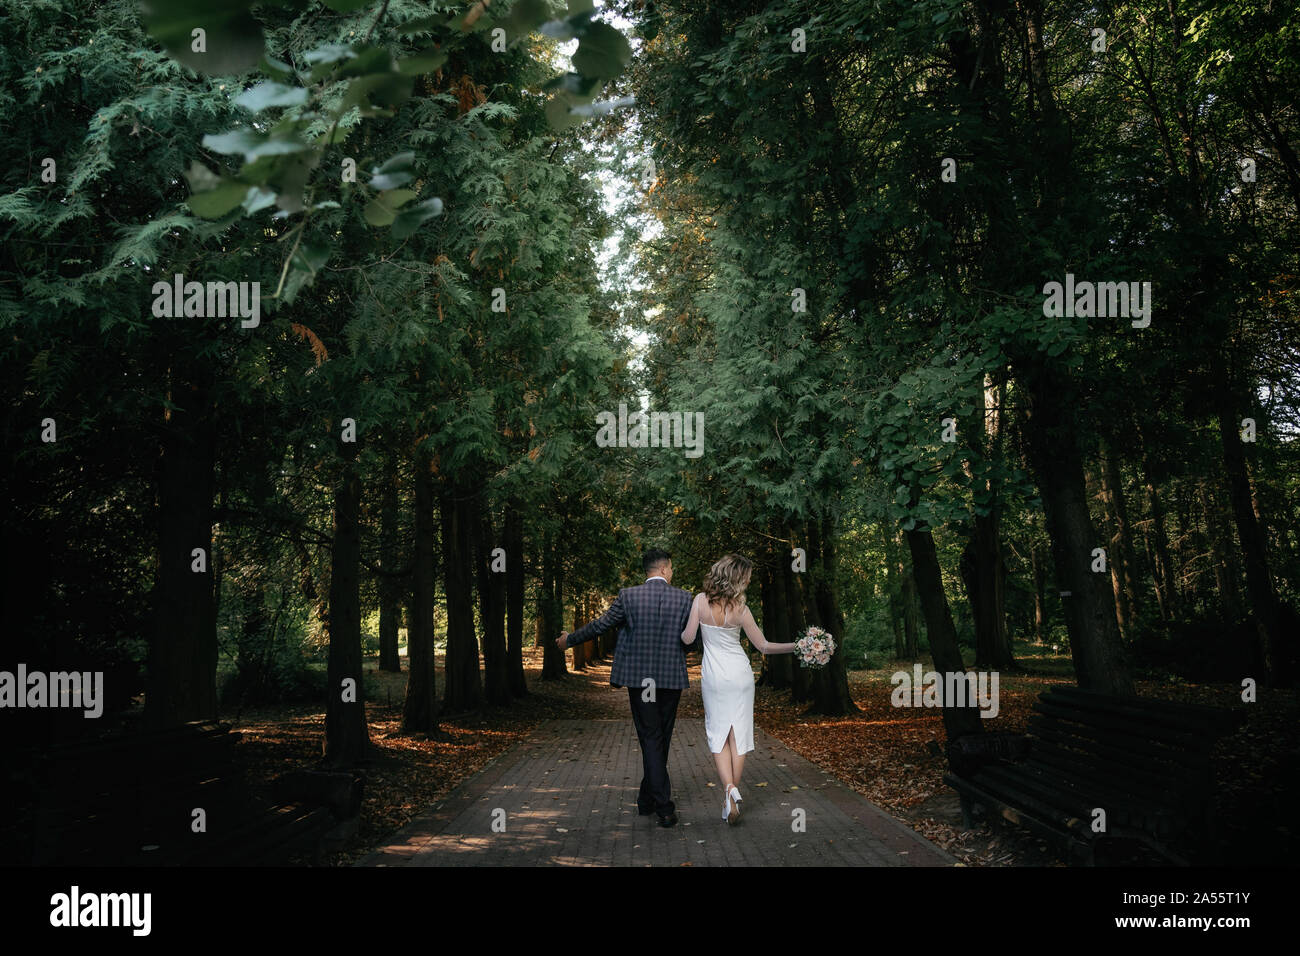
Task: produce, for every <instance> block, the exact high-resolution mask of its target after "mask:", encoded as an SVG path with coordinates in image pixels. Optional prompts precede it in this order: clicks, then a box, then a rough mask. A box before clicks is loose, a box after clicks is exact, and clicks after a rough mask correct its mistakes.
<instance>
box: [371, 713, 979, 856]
mask: <svg viewBox="0 0 1300 956" xmlns="http://www.w3.org/2000/svg"><path fill="white" fill-rule="evenodd" d="M754 736H755V739H754V744H755V747H756V749H755V751H754V752H753V753H752V754H750V755H749V758H748V759H747V760H746V762H745V775H744V780H743V781H742V784H741V788H740V791H741V794H742V795H743V796H744V802H743V803H742V807H743V811H744V813H743V817H742V819H741V822H740V824H739V825H737V826H734V827H728V826H727V825H726V824H725V823H723V822H722V820H721V816H722V794H721V791H720V788H719V787H718V786H717V785H716V784H714V785H710V784H711V783H712V780H711V778H712V776H713V760H712V758H711V756H710V754H709V751H708V747H707V745H706V743H705V737H704V722H703V721H702V720H700V719H698V718H682V717H679V718H678V721H677V726H676V729H675V731H674V733H673V743H672V749H671V751H670V753H669V757H668V772H669V775H670V776H671V778H672V784H673V799H674V800H675V801H676V803H677V814H678V817H679V818H680V821H681V822H680V823H678V825H677V826H675V827H672V828H669V829H664V828H662V827H660V826H659V825H658V822H657V821H656V819H655V818H654V817H653V816H649V817H642V816H640V815H638V814H637V810H636V794H637V787H638V785H639V784H640V781H641V751H640V748H639V746H638V745H637V739H636V732H635V730H634V729H633V727H632V720H631V718H630V717H627V718H623V719H622V720H548V721H546V722H544V723H542V724H540V725H539V726H538V727H537V729H536V730H534V731H533V733H532V734H531V735H530V736H529V737H528V738H527V739H525V740H524V741H522V742H521V743H519V744H518V745H516V746H515V747H514V748H512V749H511V750H509V751H507V752H506V753H504V754H502V755H501V756H500V757H498V758H496V760H494V761H493V762H492V763H490V764H488V766H487V767H485V768H484V769H483V770H481V771H480V772H479V773H478V774H476V775H475V776H473V777H471V778H470V779H469V780H467V781H466V782H465V783H464V784H462V785H461V786H460V787H458V788H457V789H456V790H454V791H452V792H451V793H450V794H448V795H447V797H446V799H444V800H443V801H442V802H441V803H439V804H438V805H436V806H434V807H432V808H431V809H429V810H427V811H425V812H424V813H422V814H420V815H419V816H417V817H416V818H415V819H413V820H412V821H411V822H410V823H409V824H407V825H406V826H405V827H403V828H402V829H401V830H399V831H397V833H395V834H393V835H392V836H391V837H390V838H389V839H388V843H387V845H386V846H381V847H380V848H378V849H377V850H375V851H374V852H372V853H370V854H369V855H368V856H366V857H364V858H363V859H361V860H360V861H358V863H357V865H358V866H549V865H571V866H951V865H952V864H953V863H955V862H956V860H955V859H954V858H953V857H952V856H950V855H949V854H948V853H946V852H944V851H943V850H941V849H940V848H939V847H937V846H935V845H934V844H933V843H931V842H929V841H928V840H926V839H925V838H924V837H922V836H921V835H919V834H918V833H916V832H915V831H913V830H911V829H909V828H908V827H906V826H905V825H904V824H902V823H900V822H899V821H898V820H896V819H895V818H893V817H891V816H890V815H889V814H887V813H885V812H884V811H883V810H881V809H880V808H879V807H877V806H876V805H875V804H873V803H871V802H870V801H868V800H866V799H865V798H864V797H862V796H861V795H860V794H858V793H856V792H854V791H853V790H851V789H850V788H849V787H848V786H846V785H845V784H843V783H841V782H840V781H838V780H836V779H835V778H834V777H832V776H830V775H829V774H827V773H826V771H824V770H822V769H820V768H819V767H817V766H816V765H814V764H812V763H810V762H809V761H807V760H805V759H804V758H802V757H800V756H799V755H798V754H796V753H794V752H793V751H791V750H790V749H789V748H787V747H786V746H785V745H784V744H782V743H781V742H780V741H778V740H775V739H773V738H772V737H770V736H768V735H767V734H765V733H764V732H763V731H762V730H761V729H759V728H758V727H755V728H754ZM797 811H802V816H803V820H804V823H805V826H804V829H803V832H796V830H795V824H796V820H797V818H798V816H799V814H798V812H797ZM494 821H495V829H494ZM503 823H504V831H502V824H503Z"/></svg>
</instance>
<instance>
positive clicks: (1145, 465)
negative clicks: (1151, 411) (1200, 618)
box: [1139, 434, 1182, 621]
mask: <svg viewBox="0 0 1300 956" xmlns="http://www.w3.org/2000/svg"><path fill="white" fill-rule="evenodd" d="M1139 439H1141V435H1140V434H1139ZM1142 477H1143V481H1145V483H1146V490H1147V507H1148V508H1149V509H1150V511H1151V550H1152V554H1153V556H1154V559H1155V560H1154V561H1153V565H1154V568H1153V571H1152V578H1153V579H1154V581H1155V584H1156V600H1157V601H1159V603H1160V614H1161V617H1163V618H1164V620H1166V621H1176V620H1178V619H1179V617H1181V615H1182V611H1181V601H1180V598H1179V595H1178V584H1177V581H1176V580H1175V578H1174V565H1173V561H1172V560H1171V559H1170V557H1169V535H1168V533H1167V532H1166V531H1165V509H1164V506H1163V505H1162V504H1161V502H1160V493H1159V491H1158V490H1157V488H1156V483H1155V480H1154V479H1153V478H1152V472H1151V463H1150V461H1149V460H1148V458H1147V453H1146V451H1145V449H1144V450H1143V453H1142Z"/></svg>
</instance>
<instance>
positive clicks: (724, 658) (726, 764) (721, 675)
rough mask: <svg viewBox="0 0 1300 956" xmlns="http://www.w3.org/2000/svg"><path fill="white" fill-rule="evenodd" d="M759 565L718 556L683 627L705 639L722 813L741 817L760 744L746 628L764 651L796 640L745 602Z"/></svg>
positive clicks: (704, 686)
mask: <svg viewBox="0 0 1300 956" xmlns="http://www.w3.org/2000/svg"><path fill="white" fill-rule="evenodd" d="M753 570H754V565H753V564H752V563H750V561H749V560H748V559H747V558H743V557H741V556H740V555H738V554H729V555H727V556H726V557H725V558H723V559H722V560H721V561H718V562H717V563H716V564H714V565H713V567H712V568H710V569H709V573H708V574H706V575H705V576H704V591H703V593H701V594H697V595H696V596H695V603H694V604H692V605H691V616H690V619H689V620H688V621H687V622H686V630H684V631H683V632H682V640H683V641H684V642H685V643H687V644H693V643H694V642H695V632H696V629H697V628H698V629H699V631H700V633H701V634H702V635H703V640H704V664H703V666H702V667H701V670H700V687H701V690H702V693H703V695H704V731H705V734H706V735H707V736H708V740H709V751H710V752H711V753H712V754H713V762H714V764H715V765H716V766H717V768H718V779H719V782H720V783H721V784H722V792H723V794H724V802H723V807H722V818H723V819H724V820H726V821H727V823H729V824H730V823H735V822H737V821H738V820H739V819H740V790H739V789H738V788H737V785H738V784H739V783H740V774H741V771H742V770H743V769H744V767H745V754H747V753H749V752H750V751H751V750H753V749H754V668H753V665H752V664H751V663H750V660H749V654H748V653H746V651H745V648H744V647H743V646H741V643H740V632H741V630H742V629H743V630H744V632H745V635H746V636H747V637H748V638H749V640H750V643H752V644H753V645H754V646H755V647H756V648H758V650H759V651H760V652H761V653H763V654H789V653H791V652H793V651H794V645H793V644H773V643H770V642H769V641H768V640H767V639H766V638H764V637H763V632H762V631H761V630H759V627H758V625H757V624H756V623H755V622H754V615H753V614H751V613H750V611H749V608H748V607H746V606H745V588H746V587H748V586H749V577H750V574H751V573H752V572H753Z"/></svg>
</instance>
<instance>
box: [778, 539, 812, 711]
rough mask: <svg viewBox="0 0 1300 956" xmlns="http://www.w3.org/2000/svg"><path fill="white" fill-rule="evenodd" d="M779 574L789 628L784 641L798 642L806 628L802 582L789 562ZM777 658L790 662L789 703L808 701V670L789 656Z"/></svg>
mask: <svg viewBox="0 0 1300 956" xmlns="http://www.w3.org/2000/svg"><path fill="white" fill-rule="evenodd" d="M780 572H781V575H780V580H781V583H782V585H783V586H784V588H785V609H786V613H787V614H788V615H789V626H790V637H788V638H786V640H790V641H794V640H798V638H799V636H800V635H801V634H803V632H804V630H805V629H806V628H807V626H808V625H807V621H806V620H805V617H804V601H803V582H802V581H801V580H800V572H797V571H795V570H794V569H793V568H791V567H790V562H789V561H784V562H782V563H781V565H780ZM777 656H778V657H784V658H788V659H789V660H790V661H791V665H790V666H791V674H790V678H791V679H790V700H791V702H793V703H796V704H799V703H802V702H804V701H806V700H808V698H809V696H810V694H811V688H810V687H809V684H810V680H809V677H808V669H807V668H806V667H800V666H799V665H798V664H795V663H794V656H793V655H791V654H779V655H777Z"/></svg>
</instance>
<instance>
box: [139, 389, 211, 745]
mask: <svg viewBox="0 0 1300 956" xmlns="http://www.w3.org/2000/svg"><path fill="white" fill-rule="evenodd" d="M210 388H211V373H210V372H207V371H202V370H200V371H199V372H198V374H196V375H194V376H193V377H192V379H191V381H189V382H183V381H182V380H181V377H180V376H179V375H176V374H174V376H173V381H172V388H171V391H170V394H169V396H168V397H169V399H170V400H171V401H172V402H174V403H175V404H176V405H177V406H180V407H177V408H172V409H170V410H168V411H166V412H164V424H163V433H162V440H161V448H160V454H159V456H158V459H157V464H156V472H155V478H156V487H157V496H158V497H157V518H158V526H157V540H158V564H157V579H156V584H155V586H154V598H153V604H154V628H153V633H152V634H151V641H150V645H149V684H148V693H147V694H146V696H145V716H146V722H147V723H148V724H149V726H151V727H153V728H162V727H169V726H172V725H174V724H179V723H184V722H186V721H190V720H203V719H207V718H211V717H215V716H216V713H217V618H216V606H215V603H214V593H213V576H214V575H213V563H214V561H215V556H214V555H213V553H212V494H213V487H214V469H215V467H216V435H215V427H214V423H213V410H212V407H211V398H210V395H211V392H210ZM196 548H202V549H203V556H204V557H203V560H204V564H205V567H204V569H203V570H201V571H195V570H194V566H195V562H196V560H197V559H196V557H195V556H194V550H195V549H196Z"/></svg>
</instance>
